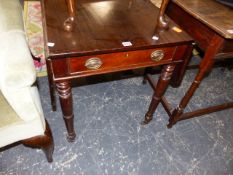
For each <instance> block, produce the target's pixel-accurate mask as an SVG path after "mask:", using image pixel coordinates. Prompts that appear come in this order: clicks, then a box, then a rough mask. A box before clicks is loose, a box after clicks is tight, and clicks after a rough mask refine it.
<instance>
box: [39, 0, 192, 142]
mask: <svg viewBox="0 0 233 175" xmlns="http://www.w3.org/2000/svg"><path fill="white" fill-rule="evenodd" d="M167 2H168V1H167V0H166V1H163V5H162V8H160V10H159V9H158V8H156V7H155V6H154V5H153V4H152V3H151V2H150V1H145V0H129V1H127V0H111V1H110V0H109V1H108V0H107V1H101V0H79V1H78V3H76V4H75V5H76V6H75V8H74V10H75V18H74V20H73V25H74V26H73V27H72V30H68V31H67V30H65V29H64V25H63V24H64V21H66V19H67V16H68V15H69V14H68V11H67V6H66V1H65V0H42V12H43V26H44V35H45V41H46V42H45V43H46V58H47V60H46V62H47V69H48V79H49V84H50V94H51V101H52V106H53V109H55V102H54V88H56V90H57V92H58V95H59V99H60V104H61V108H62V112H63V117H64V120H65V124H66V128H67V131H68V136H67V138H68V141H73V140H74V139H75V135H76V134H75V131H74V126H73V120H74V114H73V106H72V91H71V89H72V87H71V80H72V79H76V78H80V77H87V76H92V75H97V74H105V73H112V72H117V71H123V70H133V69H138V68H146V67H152V66H159V65H164V67H163V70H162V73H161V75H160V78H159V81H158V84H157V86H155V88H154V89H155V93H154V96H153V100H152V104H153V105H152V106H153V108H150V112H151V113H153V111H154V110H155V109H156V107H157V105H158V103H159V102H160V99H161V97H162V95H163V94H164V92H165V90H166V88H167V86H168V84H169V82H170V79H173V81H176V77H179V76H175V75H182V74H183V73H184V69H179V68H180V66H181V65H185V64H187V62H188V59H189V55H190V53H191V50H192V44H191V43H192V39H191V38H190V37H189V36H188V35H187V34H186V33H185V32H183V31H181V30H179V28H178V26H177V25H176V24H175V23H173V22H172V21H170V23H169V28H168V26H167V23H166V21H165V18H164V16H163V14H164V10H165V8H164V7H165V6H166V3H167ZM174 72H175V73H176V74H174Z"/></svg>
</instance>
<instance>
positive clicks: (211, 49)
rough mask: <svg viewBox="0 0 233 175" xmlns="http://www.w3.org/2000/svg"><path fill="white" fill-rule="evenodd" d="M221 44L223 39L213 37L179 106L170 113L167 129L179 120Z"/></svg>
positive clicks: (209, 68)
mask: <svg viewBox="0 0 233 175" xmlns="http://www.w3.org/2000/svg"><path fill="white" fill-rule="evenodd" d="M222 43H223V39H222V38H221V37H220V36H218V35H215V36H214V37H213V38H212V39H211V41H210V43H209V46H208V48H207V50H206V52H205V56H204V58H203V59H202V61H201V63H200V67H199V71H198V73H197V75H196V77H195V79H194V81H193V82H192V84H191V86H190V87H189V89H188V91H187V92H186V94H185V95H184V97H183V98H182V100H181V102H180V104H179V105H178V106H177V107H176V109H175V110H174V111H173V112H172V115H171V117H170V119H169V124H168V125H167V127H168V128H171V127H172V126H173V125H174V124H176V122H177V121H179V120H181V118H182V115H183V112H184V109H185V107H186V106H187V104H188V102H189V101H190V99H191V98H192V96H193V94H194V93H195V91H196V90H197V88H198V87H199V85H200V83H201V81H202V79H203V78H204V76H205V75H206V73H208V72H209V71H210V70H211V68H212V67H213V64H214V56H215V55H216V53H217V52H218V50H219V49H220V48H221V46H222Z"/></svg>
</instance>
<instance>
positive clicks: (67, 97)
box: [56, 81, 76, 142]
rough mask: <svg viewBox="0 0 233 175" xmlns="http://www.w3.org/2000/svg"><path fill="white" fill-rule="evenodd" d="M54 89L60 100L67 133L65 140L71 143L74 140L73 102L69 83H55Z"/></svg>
mask: <svg viewBox="0 0 233 175" xmlns="http://www.w3.org/2000/svg"><path fill="white" fill-rule="evenodd" d="M56 88H57V92H58V95H59V99H60V104H61V109H62V113H63V118H64V120H65V124H66V129H67V132H68V135H67V140H68V141H69V142H72V141H74V140H75V136H76V134H75V131H74V114H73V101H72V92H71V85H70V81H61V82H56Z"/></svg>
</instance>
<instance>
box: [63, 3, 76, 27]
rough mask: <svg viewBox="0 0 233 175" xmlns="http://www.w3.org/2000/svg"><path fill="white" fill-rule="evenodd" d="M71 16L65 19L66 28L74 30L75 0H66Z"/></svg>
mask: <svg viewBox="0 0 233 175" xmlns="http://www.w3.org/2000/svg"><path fill="white" fill-rule="evenodd" d="M66 3H67V9H68V14H69V17H68V18H67V19H66V20H65V21H64V29H65V30H66V31H72V30H73V28H74V18H75V0H66Z"/></svg>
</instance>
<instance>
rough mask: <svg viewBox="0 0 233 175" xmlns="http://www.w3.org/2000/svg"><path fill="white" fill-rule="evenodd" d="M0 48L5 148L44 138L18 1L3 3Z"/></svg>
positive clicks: (0, 131)
mask: <svg viewBox="0 0 233 175" xmlns="http://www.w3.org/2000/svg"><path fill="white" fill-rule="evenodd" d="M0 48H1V50H0V91H1V96H2V97H1V103H0V123H1V124H0V147H2V146H5V145H8V144H11V143H13V142H16V141H19V140H23V139H27V138H30V137H34V136H37V135H43V134H44V131H45V120H44V115H43V111H42V107H41V103H40V98H39V94H38V89H37V88H36V87H34V86H32V85H33V83H34V82H35V80H36V71H35V68H34V65H33V59H32V57H31V54H30V51H29V49H28V45H27V42H26V37H25V33H24V26H23V17H22V8H21V5H20V2H19V1H18V0H1V1H0ZM9 106H10V107H9ZM3 111H5V112H3ZM10 111H11V112H12V113H11V112H10Z"/></svg>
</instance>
